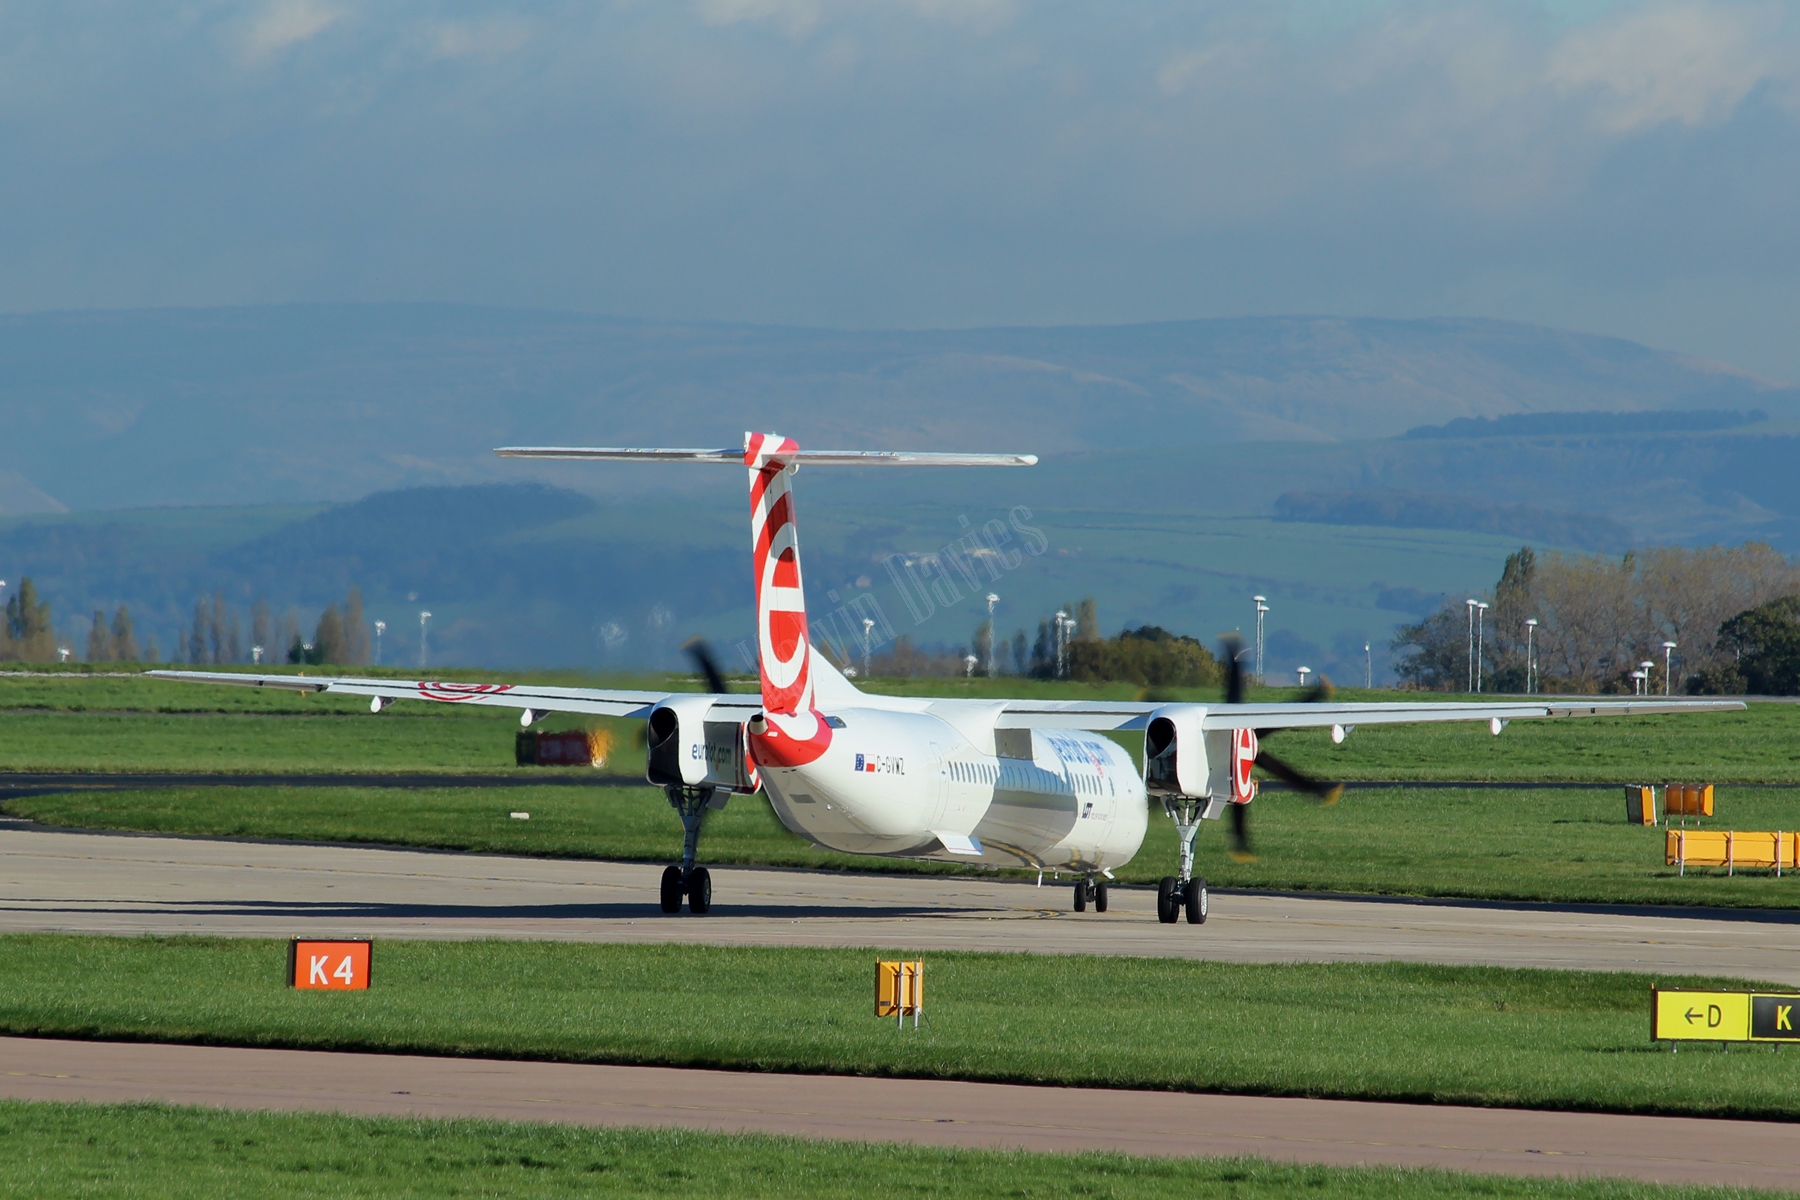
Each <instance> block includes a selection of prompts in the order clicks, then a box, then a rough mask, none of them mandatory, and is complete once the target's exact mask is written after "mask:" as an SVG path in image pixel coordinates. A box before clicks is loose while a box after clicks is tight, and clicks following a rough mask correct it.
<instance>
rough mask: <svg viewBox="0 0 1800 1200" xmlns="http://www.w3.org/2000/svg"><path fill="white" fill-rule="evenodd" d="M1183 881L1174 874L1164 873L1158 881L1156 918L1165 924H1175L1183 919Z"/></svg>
mask: <svg viewBox="0 0 1800 1200" xmlns="http://www.w3.org/2000/svg"><path fill="white" fill-rule="evenodd" d="M1180 891H1181V881H1180V880H1179V879H1176V878H1175V877H1174V876H1173V875H1164V876H1163V877H1162V878H1161V879H1159V880H1158V881H1157V883H1156V919H1157V920H1159V921H1161V922H1162V923H1163V924H1164V925H1173V924H1174V923H1175V922H1176V921H1178V920H1180V919H1181V899H1180V896H1179V893H1180Z"/></svg>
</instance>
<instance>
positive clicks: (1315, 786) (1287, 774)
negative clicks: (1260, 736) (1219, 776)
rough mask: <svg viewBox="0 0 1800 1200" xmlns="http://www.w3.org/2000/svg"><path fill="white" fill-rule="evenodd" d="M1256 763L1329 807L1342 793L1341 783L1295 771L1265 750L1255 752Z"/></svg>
mask: <svg viewBox="0 0 1800 1200" xmlns="http://www.w3.org/2000/svg"><path fill="white" fill-rule="evenodd" d="M1256 765H1257V766H1259V767H1261V768H1262V769H1263V770H1265V771H1267V772H1268V773H1269V774H1271V775H1273V776H1274V777H1275V778H1277V779H1279V780H1281V782H1283V783H1285V784H1287V785H1288V786H1289V787H1291V788H1293V789H1294V790H1296V791H1301V792H1305V793H1306V794H1307V795H1309V796H1312V797H1313V798H1314V799H1316V800H1317V801H1318V802H1319V803H1320V804H1322V805H1324V806H1325V807H1327V808H1329V807H1331V806H1332V805H1333V804H1336V803H1337V802H1338V799H1339V797H1341V796H1342V795H1343V794H1344V785H1343V784H1341V783H1321V782H1319V781H1318V780H1317V779H1314V778H1313V777H1312V776H1310V775H1306V774H1303V773H1301V772H1299V771H1296V770H1295V769H1294V768H1293V767H1290V766H1288V765H1287V764H1286V763H1284V762H1282V761H1281V760H1280V759H1279V758H1276V757H1275V756H1274V755H1273V754H1270V753H1269V752H1268V751H1267V750H1258V751H1257V752H1256Z"/></svg>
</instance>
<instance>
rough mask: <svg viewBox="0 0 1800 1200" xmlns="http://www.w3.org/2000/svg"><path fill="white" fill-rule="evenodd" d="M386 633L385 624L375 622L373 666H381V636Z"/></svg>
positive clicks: (384, 622) (383, 622)
mask: <svg viewBox="0 0 1800 1200" xmlns="http://www.w3.org/2000/svg"><path fill="white" fill-rule="evenodd" d="M386 632H387V622H386V621H377V622H375V665H376V666H378V667H379V666H380V665H381V635H382V634H384V633H386Z"/></svg>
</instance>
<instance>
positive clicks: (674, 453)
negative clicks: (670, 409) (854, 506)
mask: <svg viewBox="0 0 1800 1200" xmlns="http://www.w3.org/2000/svg"><path fill="white" fill-rule="evenodd" d="M494 453H495V454H498V455H499V456H500V457H501V458H564V459H588V460H590V461H593V462H697V463H727V464H730V465H731V466H737V467H741V466H743V465H744V452H743V451H742V450H651V449H645V450H633V449H625V448H621V447H609V446H502V447H500V448H499V449H497V450H495V451H494ZM780 457H781V458H782V459H784V460H786V461H788V462H794V463H818V464H820V465H823V466H831V467H1031V466H1036V465H1037V455H1035V454H960V453H956V452H953V451H938V450H790V451H787V452H786V453H784V454H782V455H780Z"/></svg>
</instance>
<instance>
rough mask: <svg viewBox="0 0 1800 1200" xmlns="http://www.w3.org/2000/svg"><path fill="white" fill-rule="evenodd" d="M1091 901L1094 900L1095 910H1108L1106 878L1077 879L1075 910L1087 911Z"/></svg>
mask: <svg viewBox="0 0 1800 1200" xmlns="http://www.w3.org/2000/svg"><path fill="white" fill-rule="evenodd" d="M1090 901H1092V902H1093V905H1094V911H1095V912H1105V911H1106V901H1107V894H1106V880H1104V879H1077V880H1076V881H1075V911H1076V912H1086V911H1087V906H1088V903H1089V902H1090Z"/></svg>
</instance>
